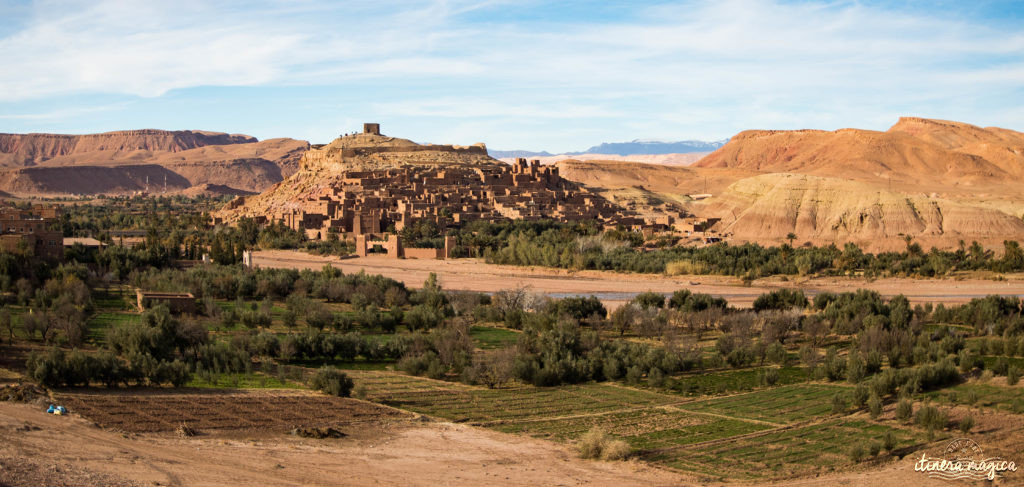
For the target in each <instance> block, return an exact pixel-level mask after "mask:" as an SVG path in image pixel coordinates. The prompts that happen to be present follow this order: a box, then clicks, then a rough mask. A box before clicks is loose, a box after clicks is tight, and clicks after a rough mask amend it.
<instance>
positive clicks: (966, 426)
mask: <svg viewBox="0 0 1024 487" xmlns="http://www.w3.org/2000/svg"><path fill="white" fill-rule="evenodd" d="M959 426H960V432H961V433H963V434H965V435H966V434H967V433H970V432H971V430H972V429H974V416H965V417H964V419H961V420H960V425H959Z"/></svg>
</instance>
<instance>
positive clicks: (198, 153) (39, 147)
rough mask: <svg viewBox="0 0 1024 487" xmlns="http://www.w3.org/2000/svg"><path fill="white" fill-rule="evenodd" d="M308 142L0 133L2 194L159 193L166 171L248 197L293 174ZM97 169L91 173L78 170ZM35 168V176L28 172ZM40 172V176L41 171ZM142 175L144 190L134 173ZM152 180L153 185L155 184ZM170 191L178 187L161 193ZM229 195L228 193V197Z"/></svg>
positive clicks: (199, 135)
mask: <svg viewBox="0 0 1024 487" xmlns="http://www.w3.org/2000/svg"><path fill="white" fill-rule="evenodd" d="M308 149H309V143H308V142H306V141H302V140H294V139H269V140H265V141H258V140H257V139H256V138H254V137H250V136H247V135H230V134H225V133H217V132H201V131H173V132H172V131H163V130H129V131H120V132H108V133H103V134H90V135H55V134H23V135H19V134H0V166H6V167H7V169H4V170H0V190H4V191H7V192H10V193H14V194H19V195H50V196H56V195H63V194H99V193H104V194H123V193H130V192H134V191H145V190H147V188H148V190H149V191H151V192H163V191H164V189H165V188H164V185H163V182H164V175H165V173H164V172H159V174H158V173H157V172H153V170H152V169H147V170H143V169H141V168H135V169H133V170H131V171H129V170H127V169H118V170H115V169H114V168H116V167H121V166H158V167H161V168H163V169H164V170H165V171H168V173H167V174H169V177H170V178H171V179H174V180H175V181H179V182H182V181H183V183H182V184H185V187H186V188H187V187H189V186H202V185H206V184H211V185H215V186H227V187H228V188H229V189H230V190H238V191H241V192H246V193H251V192H259V191H262V190H264V189H266V188H268V187H270V186H272V185H274V184H275V183H278V182H280V181H281V180H282V179H283V178H284V177H286V176H288V175H291V174H293V173H295V172H296V171H297V170H298V167H299V160H300V159H301V158H302V155H303V154H304V153H305V152H306V151H307V150H308ZM85 167H90V168H99V169H97V170H96V171H95V172H90V171H89V170H83V169H75V168H85ZM25 169H40V170H25ZM41 169H45V171H43V170H41ZM143 172H147V174H148V175H149V176H151V178H150V181H149V184H146V182H145V179H143V180H142V182H141V183H139V182H138V181H136V180H135V179H134V177H133V176H131V175H132V174H142V173H143ZM154 178H155V179H154ZM166 189H167V190H168V191H173V190H176V189H182V188H177V187H176V186H175V185H169V186H168V187H167V188H166ZM229 193H233V191H229Z"/></svg>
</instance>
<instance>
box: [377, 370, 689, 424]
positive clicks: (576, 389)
mask: <svg viewBox="0 0 1024 487" xmlns="http://www.w3.org/2000/svg"><path fill="white" fill-rule="evenodd" d="M357 377H359V378H360V384H363V385H364V386H365V387H366V388H367V397H368V398H369V399H371V400H373V401H378V402H381V403H383V404H387V405H389V406H395V407H398V408H402V409H408V410H412V411H416V412H420V413H424V414H429V415H432V416H437V417H441V418H445V419H449V420H452V421H459V422H462V421H468V422H473V423H484V424H488V423H498V422H508V421H518V420H532V419H537V418H554V417H561V416H577V415H583V414H595V413H604V412H612V411H622V410H636V409H640V408H647V407H651V406H657V405H662V404H668V403H671V402H675V401H676V400H677V399H676V398H673V397H671V396H665V395H662V394H656V393H652V392H646V391H640V390H635V389H627V388H623V387H617V386H613V385H605V384H584V385H573V386H562V387H551V388H540V387H530V386H526V387H516V388H510V389H484V388H479V387H468V386H461V385H458V384H451V383H446V382H440V381H433V380H429V379H420V378H415V377H404V378H400V377H401V376H395V375H393V374H387V373H382V374H370V373H364V374H359V375H358V376H357ZM402 379H405V380H402Z"/></svg>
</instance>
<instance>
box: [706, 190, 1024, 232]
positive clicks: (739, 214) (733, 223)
mask: <svg viewBox="0 0 1024 487" xmlns="http://www.w3.org/2000/svg"><path fill="white" fill-rule="evenodd" d="M701 207H702V208H701V210H700V211H701V212H705V213H711V214H716V215H718V216H720V217H721V218H722V219H723V220H722V222H721V223H720V224H719V225H718V230H719V231H720V232H723V233H726V234H729V235H731V236H732V237H733V238H734V239H736V240H741V241H757V242H764V241H774V242H782V241H785V240H786V238H787V235H788V234H789V233H790V232H792V233H794V234H795V235H796V236H797V241H796V242H797V243H802V242H811V243H814V244H818V245H827V244H829V243H836V244H839V245H841V244H843V243H844V242H854V243H857V244H858V245H861V246H862V247H866V248H872V249H875V250H882V249H886V250H902V249H903V248H904V247H905V242H904V240H903V238H904V236H905V235H911V236H913V237H914V238H915V240H916V241H917V242H918V243H921V244H922V245H925V246H926V248H927V247H928V246H931V245H935V246H939V247H949V246H953V245H956V244H957V243H958V242H959V241H960V240H963V241H965V242H971V241H978V242H981V243H982V244H985V245H987V246H989V247H1000V246H1001V245H1002V242H1003V240H1006V239H1013V240H1018V241H1020V240H1024V220H1022V219H1021V218H1019V217H1017V216H1013V215H1010V214H1007V213H1004V212H1002V211H999V210H996V209H992V208H986V207H979V206H975V205H972V204H971V203H970V202H960V201H955V200H950V199H946V198H941V197H937V196H934V195H928V194H924V193H914V194H907V193H898V192H895V191H888V190H887V189H886V188H885V187H884V186H882V187H880V186H878V185H871V184H868V183H862V182H858V181H851V180H843V179H837V178H822V177H817V176H808V175H798V174H765V175H760V176H755V177H750V178H745V179H742V180H740V181H737V182H736V183H734V184H732V185H730V186H729V187H728V188H727V189H726V191H725V192H723V193H722V194H721V195H719V196H718V197H717V198H714V199H712V200H709V201H708V202H706V203H703V204H702V205H701Z"/></svg>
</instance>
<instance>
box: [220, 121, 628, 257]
mask: <svg viewBox="0 0 1024 487" xmlns="http://www.w3.org/2000/svg"><path fill="white" fill-rule="evenodd" d="M241 217H251V218H254V219H256V220H257V221H258V222H260V223H270V222H283V223H284V224H285V225H287V226H289V227H291V228H292V229H295V230H300V231H303V232H305V234H306V235H307V236H308V237H309V238H311V239H324V238H327V235H328V232H331V231H334V232H337V233H338V234H339V236H341V237H342V238H349V239H353V240H357V242H359V241H366V240H367V239H369V240H371V241H372V240H380V241H388V239H387V237H384V236H381V235H380V234H382V233H385V232H386V231H387V230H388V229H393V230H395V231H400V230H402V229H403V228H404V227H405V226H406V225H409V224H411V223H412V222H414V221H416V220H419V219H424V218H427V219H431V220H434V221H439V222H440V221H441V220H442V219H443V221H444V222H445V223H446V224H447V225H449V226H459V225H462V224H464V223H467V222H470V221H474V220H488V221H498V220H502V219H517V220H539V219H552V220H557V221H562V222H575V221H584V220H589V221H595V222H597V223H598V224H600V225H603V226H618V225H623V226H626V227H628V228H633V229H640V228H642V227H644V226H645V222H644V220H643V219H642V218H639V217H637V216H636V215H635V214H632V213H630V212H628V211H626V210H624V209H623V208H621V207H618V206H616V205H613V204H612V203H610V202H608V201H607V200H606V199H604V198H602V197H601V196H599V195H597V194H594V193H592V192H590V191H588V190H587V189H586V188H583V187H582V186H580V185H578V184H576V183H573V182H571V181H567V180H565V179H562V178H561V177H560V176H559V174H558V168H557V167H553V166H542V165H541V164H540V163H539V162H538V161H531V162H527V161H526V160H525V159H519V160H518V161H516V162H515V163H514V164H511V165H509V164H506V163H503V162H501V161H498V160H495V159H493V158H491V157H489V156H488V155H487V148H486V147H484V145H483V144H475V145H472V146H454V145H432V144H417V143H414V142H412V141H409V140H405V139H398V138H394V137H387V136H384V135H380V126H379V125H378V124H365V126H364V130H363V133H361V134H352V135H345V136H342V137H340V138H338V139H336V140H334V141H333V142H331V143H330V144H328V145H325V146H313V147H312V148H311V149H310V150H309V151H308V152H306V154H305V155H303V157H302V161H301V163H300V170H299V171H298V172H297V173H296V174H294V175H292V176H291V177H289V178H288V179H285V180H284V181H282V182H281V183H278V184H277V185H276V186H274V187H272V188H271V189H269V190H267V191H266V192H264V193H263V194H260V195H256V196H251V197H246V198H239V199H237V200H235V201H234V202H232V204H231V205H229V207H228V208H227V209H226V210H224V211H222V212H221V213H219V214H218V215H217V219H218V220H220V221H226V222H229V223H230V222H232V221H236V220H237V219H238V218H241ZM358 236H363V238H357V237H358ZM395 245H397V246H399V248H400V243H398V242H395Z"/></svg>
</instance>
